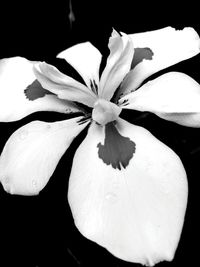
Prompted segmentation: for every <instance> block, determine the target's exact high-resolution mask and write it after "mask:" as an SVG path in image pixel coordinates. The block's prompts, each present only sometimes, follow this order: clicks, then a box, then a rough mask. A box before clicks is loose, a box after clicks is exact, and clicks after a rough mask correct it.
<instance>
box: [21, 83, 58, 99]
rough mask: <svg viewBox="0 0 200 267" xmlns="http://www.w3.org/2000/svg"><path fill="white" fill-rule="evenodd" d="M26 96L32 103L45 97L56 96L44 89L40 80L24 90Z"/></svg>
mask: <svg viewBox="0 0 200 267" xmlns="http://www.w3.org/2000/svg"><path fill="white" fill-rule="evenodd" d="M24 94H25V96H26V98H27V99H28V100H30V101H33V100H36V99H38V98H41V97H44V96H45V95H49V94H50V95H54V94H53V93H51V92H50V91H48V90H46V89H44V88H43V87H42V85H41V84H40V83H39V82H38V80H34V81H33V83H32V84H30V85H29V86H27V88H26V89H25V90H24Z"/></svg>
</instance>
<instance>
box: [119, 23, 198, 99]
mask: <svg viewBox="0 0 200 267" xmlns="http://www.w3.org/2000/svg"><path fill="white" fill-rule="evenodd" d="M129 36H130V38H131V39H132V41H133V45H134V47H135V48H147V49H150V50H151V52H152V58H151V57H147V59H143V60H142V61H141V62H140V63H139V64H137V65H136V66H135V68H134V69H133V70H132V71H131V72H130V73H129V74H128V75H127V77H126V79H125V80H124V82H123V83H122V85H121V89H120V91H121V92H123V93H124V94H127V93H128V92H130V91H133V90H135V89H136V88H137V87H138V86H139V85H140V84H141V83H142V82H143V81H144V80H145V79H146V78H147V77H149V76H150V75H152V74H154V73H156V72H157V71H159V70H162V69H164V68H167V67H169V66H172V65H174V64H176V63H178V62H180V61H182V60H185V59H188V58H191V57H193V56H195V55H197V54H198V53H199V52H200V39H199V36H198V34H197V33H196V31H195V30H194V29H193V28H190V27H187V28H184V29H183V30H175V29H174V28H171V27H166V28H163V29H160V30H156V31H149V32H144V33H136V34H130V35H129Z"/></svg>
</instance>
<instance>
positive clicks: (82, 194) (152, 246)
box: [0, 27, 200, 265]
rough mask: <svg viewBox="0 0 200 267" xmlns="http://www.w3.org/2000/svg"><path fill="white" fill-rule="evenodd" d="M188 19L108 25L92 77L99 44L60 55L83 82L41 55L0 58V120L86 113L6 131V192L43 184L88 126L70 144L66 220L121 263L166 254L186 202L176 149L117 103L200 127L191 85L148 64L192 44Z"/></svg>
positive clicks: (197, 89) (186, 51) (198, 96)
mask: <svg viewBox="0 0 200 267" xmlns="http://www.w3.org/2000/svg"><path fill="white" fill-rule="evenodd" d="M199 48H200V41H199V37H198V35H197V33H196V32H195V31H194V30H193V29H192V28H185V29H184V30H182V31H176V30H174V29H173V28H170V27H167V28H164V29H161V30H157V31H152V32H146V33H139V34H130V35H126V34H122V36H120V35H119V34H118V33H117V32H116V31H113V33H112V36H111V37H110V40H109V49H110V55H109V56H108V58H107V63H106V67H105V69H104V70H103V72H102V74H101V77H99V66H100V62H101V58H102V56H101V54H100V52H99V51H98V50H97V49H96V48H95V47H94V46H93V45H92V44H91V43H89V42H86V43H81V44H78V45H75V46H73V47H71V48H69V49H67V50H65V51H63V52H61V53H60V54H59V55H58V57H59V58H64V59H65V60H66V61H67V62H68V63H70V64H71V65H72V66H73V67H74V68H75V69H76V70H77V71H78V72H79V74H80V75H81V76H82V78H83V80H84V82H85V84H82V83H80V82H78V81H76V80H74V79H73V78H71V77H69V76H67V75H65V74H63V73H61V72H60V71H58V69H56V68H55V67H53V66H51V65H49V64H46V63H45V62H30V61H28V60H26V59H24V58H20V57H15V58H9V59H3V60H1V61H0V111H1V112H0V119H1V121H5V122H6V121H7V122H8V121H13V120H18V119H21V118H23V117H24V116H26V115H28V114H30V113H32V112H36V111H43V110H52V111H58V112H63V113H68V112H79V111H82V108H81V107H80V105H79V104H83V105H85V106H88V107H90V108H91V109H93V110H92V112H91V113H90V114H86V113H84V112H83V116H80V113H79V117H76V118H73V119H68V120H65V121H59V122H55V123H46V122H41V121H34V122H31V123H29V124H27V125H25V126H23V127H21V128H20V129H18V130H17V131H16V132H15V133H13V134H12V135H11V137H10V138H9V139H8V141H7V143H6V145H5V147H4V149H3V152H2V154H1V158H0V180H1V183H2V185H3V187H4V189H5V190H6V191H7V192H10V193H12V194H24V195H33V194H38V193H39V191H40V190H42V189H43V188H44V186H45V185H46V184H47V182H48V180H49V179H50V177H51V175H52V173H53V172H54V170H55V168H56V165H57V163H58V161H59V160H60V158H61V157H62V155H63V154H64V153H65V151H66V150H67V148H68V147H69V146H70V144H71V142H72V140H73V139H74V138H75V137H76V136H77V135H78V134H79V133H80V132H81V131H82V130H83V129H84V128H85V127H86V126H87V125H89V124H90V125H89V129H88V133H87V136H86V138H85V139H84V141H83V142H82V143H81V145H80V146H79V148H78V149H77V151H76V153H75V157H74V160H73V166H72V170H71V175H70V181H69V192H68V199H69V204H70V207H71V210H72V214H73V217H74V221H75V224H76V226H77V228H78V229H79V231H80V232H81V233H82V234H83V235H84V236H85V237H87V238H89V239H90V240H93V241H95V242H97V243H98V244H100V245H101V246H104V247H105V248H107V249H108V250H109V251H110V252H111V253H112V254H114V255H115V256H117V257H119V258H121V259H123V260H126V261H130V262H138V263H141V264H146V265H154V264H155V263H157V262H159V261H163V260H168V261H170V260H172V259H173V257H174V253H175V251H176V248H177V245H178V242H179V239H180V235H181V230H182V226H183V222H184V215H185V210H186V205H187V193H188V188H187V179H186V173H185V170H184V167H183V165H182V163H181V161H180V159H179V157H178V156H177V155H176V154H175V153H174V152H173V151H172V150H171V149H170V148H169V147H167V146H166V145H164V144H163V143H162V142H160V141H159V140H158V139H156V138H155V137H154V136H153V135H152V134H151V133H150V132H148V131H147V130H146V129H144V128H142V127H139V126H136V125H132V124H130V123H128V122H126V121H125V120H123V119H122V118H120V117H119V116H120V113H121V111H122V109H134V110H139V111H150V112H153V113H155V114H157V115H158V116H160V117H161V118H164V119H167V120H171V121H174V122H176V123H179V124H182V125H185V126H192V127H199V126H200V115H199V114H200V86H199V84H197V83H196V82H195V81H194V80H193V79H192V78H190V77H189V76H187V75H185V74H183V73H178V72H170V73H167V74H164V75H162V76H160V77H159V78H157V79H155V80H153V81H150V82H148V83H146V84H144V85H142V86H141V87H140V88H139V86H140V85H141V83H142V82H143V81H144V80H145V79H146V78H147V77H149V76H150V75H152V74H153V73H155V72H157V71H159V70H161V69H163V68H166V67H169V66H171V65H173V64H176V63H178V62H179V61H181V60H185V59H188V58H190V57H192V56H195V55H196V54H198V53H199Z"/></svg>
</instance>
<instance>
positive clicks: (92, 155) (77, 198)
mask: <svg viewBox="0 0 200 267" xmlns="http://www.w3.org/2000/svg"><path fill="white" fill-rule="evenodd" d="M114 152H115V153H114ZM117 152H118V153H117ZM86 155H87V156H86ZM97 170H98V171H97ZM68 199H69V204H70V207H71V210H72V214H73V217H74V221H75V224H76V226H77V228H78V229H79V231H80V232H81V233H82V234H83V235H84V236H85V237H87V238H88V239H90V240H92V241H94V242H96V243H98V244H99V245H101V246H103V247H105V248H106V249H108V250H109V251H110V252H111V253H112V254H114V255H115V256H116V257H119V258H121V259H123V260H126V261H130V262H137V263H141V264H146V265H151V266H153V265H154V264H155V263H157V262H159V261H163V260H168V261H171V260H172V259H173V257H174V253H175V250H176V248H177V245H178V242H179V238H180V234H181V230H182V226H183V221H184V215H185V210H186V204H187V179H186V173H185V170H184V168H183V165H182V163H181V161H180V159H179V157H178V156H177V155H176V154H175V153H174V152H173V151H172V150H171V149H170V148H169V147H167V146H166V145H164V144H163V143H161V142H160V141H159V140H158V139H156V138H155V137H154V136H153V135H151V133H149V132H148V131H147V130H145V129H144V128H142V127H138V126H134V125H132V124H130V123H128V122H126V121H124V120H122V119H119V120H118V121H117V123H116V124H115V128H113V127H111V126H110V125H109V127H107V128H106V127H101V126H98V125H97V124H95V123H93V124H92V125H91V127H90V128H89V132H88V135H87V137H86V138H85V140H84V141H83V142H82V144H81V145H80V147H79V148H78V150H77V152H76V154H75V157H74V161H73V166H72V171H71V175H70V181H69V192H68Z"/></svg>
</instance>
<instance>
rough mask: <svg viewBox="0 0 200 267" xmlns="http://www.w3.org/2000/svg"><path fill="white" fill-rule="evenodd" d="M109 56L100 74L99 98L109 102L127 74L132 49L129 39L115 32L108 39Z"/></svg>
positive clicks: (131, 57)
mask: <svg viewBox="0 0 200 267" xmlns="http://www.w3.org/2000/svg"><path fill="white" fill-rule="evenodd" d="M108 46H109V49H110V55H109V57H108V59H107V63H106V67H105V69H104V71H103V72H102V75H101V79H100V87H99V96H100V97H102V98H104V99H106V100H110V99H111V98H112V96H113V94H114V92H115V90H116V89H117V88H118V86H119V85H120V83H121V82H122V80H123V79H124V77H125V76H126V74H127V73H128V72H129V70H130V67H131V62H132V59H133V54H134V48H133V43H132V41H131V40H130V38H129V37H128V36H127V35H126V34H124V35H123V36H120V35H119V34H118V33H117V32H116V31H115V30H113V32H112V36H111V37H110V39H109V44H108Z"/></svg>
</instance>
